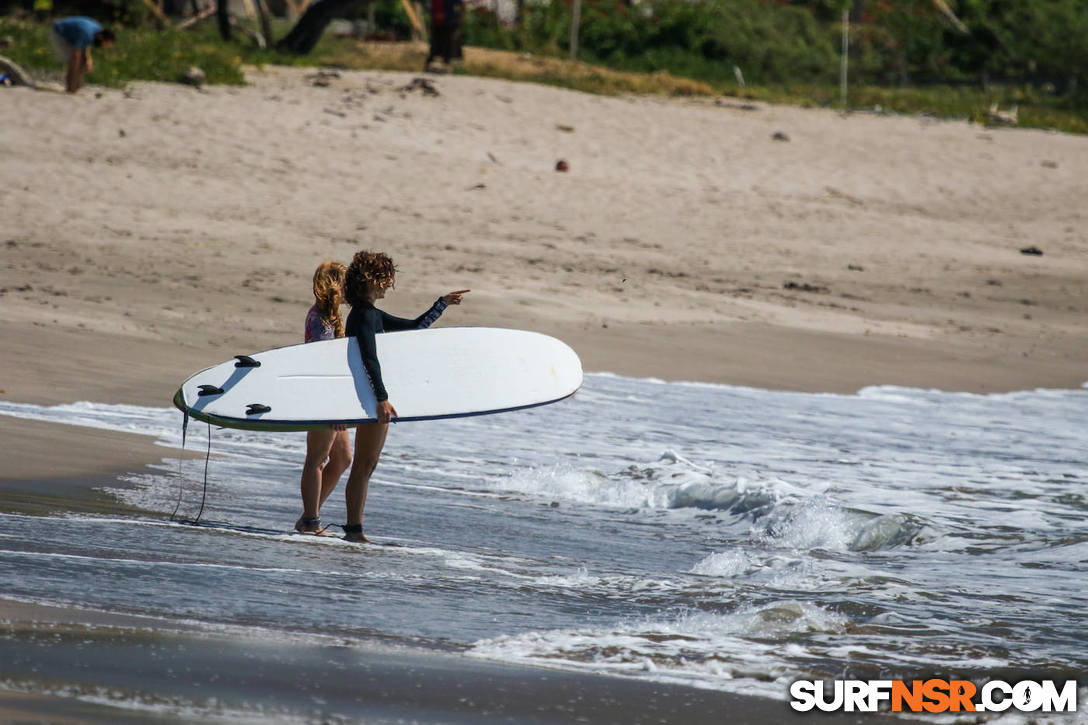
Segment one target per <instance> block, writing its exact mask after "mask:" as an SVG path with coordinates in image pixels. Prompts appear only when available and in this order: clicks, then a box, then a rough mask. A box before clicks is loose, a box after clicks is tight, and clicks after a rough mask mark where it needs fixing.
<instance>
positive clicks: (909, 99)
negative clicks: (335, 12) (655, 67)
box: [0, 18, 1088, 134]
mask: <svg viewBox="0 0 1088 725" xmlns="http://www.w3.org/2000/svg"><path fill="white" fill-rule="evenodd" d="M288 27H289V24H288V23H287V22H286V21H284V20H276V21H275V24H274V32H275V33H276V34H277V37H282V36H283V35H284V34H286V32H287V30H288ZM0 36H10V37H11V38H12V39H13V41H14V42H13V44H12V45H11V46H10V47H8V48H6V49H5V50H4V51H3V55H6V56H7V57H9V58H11V59H12V60H14V61H15V62H16V63H19V64H20V65H22V66H23V67H24V68H25V69H26V70H27V71H28V72H30V73H31V74H32V75H35V76H37V77H39V78H48V79H50V80H60V79H62V76H63V67H62V66H61V64H60V62H58V61H57V59H56V58H55V57H54V55H53V49H52V46H51V45H50V42H49V25H48V24H42V23H37V22H32V21H25V20H17V19H12V18H0ZM117 36H118V42H117V45H116V46H114V47H112V48H103V49H99V50H96V51H95V52H94V58H95V70H94V72H93V73H92V74H91V75H90V77H89V79H88V81H89V82H90V83H96V84H101V85H105V86H111V87H122V86H124V85H125V84H126V83H128V82H130V81H166V82H177V81H179V80H180V79H181V78H182V77H183V76H184V74H185V72H186V70H187V69H188V68H189V67H190V66H194V65H195V66H198V67H199V68H201V69H202V70H203V71H204V73H205V76H206V78H207V82H208V83H218V84H234V85H238V84H243V83H245V77H244V74H243V66H245V65H256V66H262V65H289V66H302V67H319V66H326V67H327V66H332V67H336V68H344V69H350V70H396V71H406V72H419V71H420V70H421V69H422V68H423V61H424V59H425V57H426V55H427V46H426V45H425V44H424V43H410V42H397V43H378V42H371V43H361V42H359V41H358V40H356V39H352V38H341V37H336V36H334V35H333V34H332V33H326V34H325V36H324V37H323V38H322V40H321V42H320V43H318V45H317V47H316V48H315V49H314V52H313V53H311V54H310V55H307V56H301V57H300V56H295V55H290V54H285V53H279V52H276V51H274V50H261V49H258V48H257V47H256V46H255V45H254V44H253V43H252V42H251V41H249V40H248V39H246V38H244V37H243V36H241V35H240V34H239V37H238V39H237V40H236V41H234V42H232V43H224V42H223V41H221V40H220V39H219V36H218V33H217V31H216V29H215V26H214V22H213V21H210V20H209V21H205V22H204V23H203V24H202V25H201V26H199V27H197V28H195V29H192V30H184V31H175V30H163V31H157V30H150V29H134V28H117ZM456 72H457V73H458V74H463V75H474V76H484V77H490V78H501V79H505V80H512V81H526V82H533V83H541V84H546V85H552V86H559V87H562V88H569V89H573V90H578V91H584V92H587V93H594V94H602V95H619V94H657V95H666V96H704V97H705V96H716V95H729V96H734V97H737V98H744V99H750V100H758V101H763V102H768V103H787V104H792V105H800V106H809V107H821V108H838V106H839V89H838V86H837V85H831V84H826V85H820V84H807V85H806V84H797V85H788V86H769V85H768V86H753V85H748V86H746V87H744V88H741V87H739V86H737V85H736V84H735V83H731V82H724V81H719V82H706V81H700V80H692V79H689V78H682V77H677V76H673V75H671V74H669V73H667V72H661V71H659V72H656V73H637V72H629V71H619V70H614V69H611V68H606V67H603V66H600V65H594V64H590V63H584V62H574V61H570V60H566V59H564V58H558V57H550V56H545V55H531V54H526V53H517V52H511V51H502V50H493V49H489V48H478V47H469V48H466V49H465V60H464V62H463V63H461V64H460V65H458V67H457V69H456ZM849 103H850V107H851V108H853V109H866V110H868V109H872V108H874V107H877V106H879V107H880V108H881V109H883V110H884V111H887V112H892V113H903V114H930V115H933V116H937V117H940V118H962V119H970V120H973V121H978V122H984V121H985V119H986V113H987V111H988V109H989V108H990V106H991V105H992V104H995V103H996V104H997V105H998V106H1000V107H1001V108H1002V109H1008V108H1009V107H1011V106H1013V105H1016V106H1017V107H1018V108H1019V121H1020V125H1021V126H1028V127H1035V128H1047V129H1056V130H1059V131H1066V132H1071V133H1081V134H1084V133H1088V108H1085V107H1084V104H1079V105H1078V103H1077V102H1076V101H1075V100H1074V101H1071V100H1069V99H1063V98H1062V97H1058V96H1052V95H1048V94H1046V93H1044V92H1042V91H1040V90H1039V89H1036V88H1032V87H1027V86H1024V87H1020V86H1016V87H1013V86H1008V87H995V88H992V89H990V90H989V91H984V90H982V89H980V88H974V87H967V86H957V87H950V86H934V87H922V88H919V87H907V88H882V87H873V86H856V87H851V88H850V90H849Z"/></svg>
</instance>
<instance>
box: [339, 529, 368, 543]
mask: <svg viewBox="0 0 1088 725" xmlns="http://www.w3.org/2000/svg"><path fill="white" fill-rule="evenodd" d="M344 541H352V542H354V543H357V544H370V543H372V542H371V541H370V539H368V538H366V534H364V533H363V531H362V529H360V530H359V531H347V530H345V531H344Z"/></svg>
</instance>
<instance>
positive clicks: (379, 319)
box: [344, 252, 469, 541]
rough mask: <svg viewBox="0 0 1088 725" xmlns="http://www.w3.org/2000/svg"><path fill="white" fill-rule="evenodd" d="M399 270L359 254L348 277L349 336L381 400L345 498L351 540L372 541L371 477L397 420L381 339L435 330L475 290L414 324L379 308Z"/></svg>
mask: <svg viewBox="0 0 1088 725" xmlns="http://www.w3.org/2000/svg"><path fill="white" fill-rule="evenodd" d="M396 274H397V268H396V267H395V266H394V265H393V260H392V259H390V258H389V256H388V255H386V254H383V253H382V252H357V253H356V254H355V257H354V258H352V260H351V265H350V266H349V267H348V270H347V275H346V276H345V278H344V297H345V298H346V299H347V301H348V304H349V305H351V312H350V313H349V314H348V322H347V326H346V329H345V334H346V335H347V336H348V337H354V338H355V339H356V340H357V341H358V344H359V351H360V352H361V353H362V358H363V366H364V367H365V368H366V372H367V375H369V376H370V384H371V386H372V387H373V388H374V397H375V398H376V399H377V401H378V409H377V418H378V420H377V421H376V422H374V423H362V424H360V425H359V426H358V427H357V428H356V429H355V461H354V463H352V465H351V473H349V474H348V483H347V489H346V491H345V494H344V495H345V499H346V501H347V513H348V523H347V526H345V527H344V538H345V539H347V540H348V541H369V539H367V538H366V536H365V535H364V534H363V508H364V507H365V506H366V494H367V489H368V488H369V486H370V476H371V474H372V473H373V472H374V469H375V468H376V467H377V465H378V459H379V458H380V457H381V454H382V448H383V447H384V446H385V437H386V434H387V433H388V432H389V421H390V420H392V419H393V418H395V417H396V416H397V411H396V408H394V407H393V404H392V403H391V402H389V393H388V391H386V389H385V383H384V382H383V381H382V368H381V364H380V363H379V362H378V352H377V345H376V343H375V335H379V334H381V333H383V332H393V331H395V330H419V329H423V328H425V327H429V326H430V325H431V324H432V323H433V322H434V321H435V320H437V319H438V318H439V316H440V315H441V314H442V312H443V311H445V309H446V306H447V305H459V304H461V298H462V296H463V295H464V294H465V293H466V292H469V290H467V289H464V290H457V291H456V292H450V293H449V294H446V295H443V296H442V297H439V298H438V299H437V300H436V301H435V303H434V304H433V305H431V308H430V309H429V310H427V311H426V312H424V313H423V314H422V315H420V316H419V317H417V318H415V319H414V320H409V319H405V318H403V317H394V316H393V315H390V314H389V313H387V312H383V311H382V310H379V309H378V308H377V307H375V306H374V303H375V302H377V301H378V300H380V299H382V298H383V297H385V293H386V291H387V290H390V289H393V285H394V283H395V282H396Z"/></svg>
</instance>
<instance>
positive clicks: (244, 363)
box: [234, 355, 261, 368]
mask: <svg viewBox="0 0 1088 725" xmlns="http://www.w3.org/2000/svg"><path fill="white" fill-rule="evenodd" d="M234 357H235V359H237V360H238V362H236V363H234V367H236V368H259V367H260V366H261V364H260V363H259V362H257V361H256V360H254V359H253V358H251V357H250V356H249V355H235V356H234Z"/></svg>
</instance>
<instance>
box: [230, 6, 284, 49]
mask: <svg viewBox="0 0 1088 725" xmlns="http://www.w3.org/2000/svg"><path fill="white" fill-rule="evenodd" d="M224 2H226V0H224ZM253 3H254V4H255V5H256V6H257V21H258V22H259V23H260V26H261V35H263V36H264V42H265V44H266V45H267V46H269V47H271V45H272V44H273V43H274V42H276V40H275V38H273V37H272V19H271V17H270V13H269V12H268V5H267V4H266V3H265V1H264V0H253Z"/></svg>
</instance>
